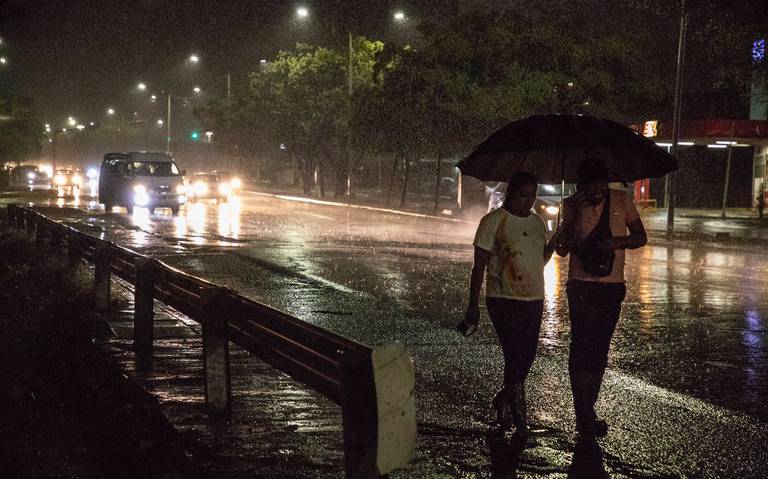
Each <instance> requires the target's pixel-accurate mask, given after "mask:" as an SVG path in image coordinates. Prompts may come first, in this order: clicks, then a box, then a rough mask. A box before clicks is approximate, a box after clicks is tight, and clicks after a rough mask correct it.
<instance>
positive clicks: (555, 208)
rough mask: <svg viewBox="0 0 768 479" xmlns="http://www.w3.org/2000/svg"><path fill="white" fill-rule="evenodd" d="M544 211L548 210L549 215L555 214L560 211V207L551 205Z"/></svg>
mask: <svg viewBox="0 0 768 479" xmlns="http://www.w3.org/2000/svg"><path fill="white" fill-rule="evenodd" d="M544 211H546V212H547V214H548V215H552V216H555V215H556V214H557V212H558V211H560V207H559V206H554V205H551V206H547V207H546V208H544Z"/></svg>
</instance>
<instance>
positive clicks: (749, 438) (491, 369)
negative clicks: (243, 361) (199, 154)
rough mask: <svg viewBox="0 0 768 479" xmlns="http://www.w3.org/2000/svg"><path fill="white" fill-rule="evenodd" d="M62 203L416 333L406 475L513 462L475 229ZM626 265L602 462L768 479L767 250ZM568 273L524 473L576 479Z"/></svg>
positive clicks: (93, 219) (282, 296)
mask: <svg viewBox="0 0 768 479" xmlns="http://www.w3.org/2000/svg"><path fill="white" fill-rule="evenodd" d="M80 208H82V209H83V210H87V209H88V205H87V204H81V205H80ZM47 213H50V214H51V215H52V216H55V217H57V218H58V219H60V220H62V221H65V222H67V223H70V224H72V225H73V226H76V227H78V228H79V229H83V230H86V231H90V232H91V233H94V234H96V235H99V236H102V237H104V238H105V239H110V240H113V241H115V242H117V243H120V244H122V245H125V246H127V247H129V248H133V249H136V250H139V251H141V252H144V253H147V254H151V255H153V256H156V257H158V258H160V259H162V260H163V261H165V262H167V263H169V264H171V265H174V266H176V267H179V268H181V269H183V270H185V271H188V272H191V273H193V274H196V275H198V276H201V277H204V278H207V279H210V280H213V281H214V282H217V283H220V284H224V285H226V286H229V287H231V288H233V289H235V290H237V291H240V292H241V293H243V294H245V295H248V296H250V297H253V298H255V299H258V300H260V301H262V302H265V303H268V304H270V305H273V306H275V307H277V308H279V309H282V310H285V311H287V312H290V313H292V314H294V315H296V316H298V317H299V318H302V319H304V320H307V321H310V322H313V323H315V324H318V325H320V326H323V327H326V328H328V329H331V330H333V331H336V332H339V333H341V334H344V335H347V336H349V337H351V338H353V339H356V340H359V341H361V342H365V343H368V344H378V343H382V342H389V341H398V340H399V341H403V342H404V343H406V345H407V347H408V350H409V351H410V353H411V355H412V357H413V359H414V361H415V366H416V372H417V408H418V414H419V447H418V451H417V455H416V458H415V460H414V462H413V464H412V465H410V466H409V467H408V468H406V469H405V470H404V471H403V472H401V473H400V474H402V477H419V476H424V477H426V476H430V477H435V475H436V474H444V475H445V477H454V476H461V477H475V476H477V477H483V475H484V472H483V471H487V470H488V469H489V467H490V466H489V462H496V463H498V461H499V460H501V459H500V458H503V457H504V453H503V452H502V454H501V455H499V454H496V457H494V451H498V450H499V448H498V447H497V446H498V444H495V443H494V442H493V441H490V442H489V440H488V438H487V437H486V434H485V433H486V431H487V429H488V426H487V422H488V421H489V419H490V410H489V407H488V402H489V399H490V397H491V396H492V394H493V392H494V390H495V388H496V386H497V383H498V381H499V378H500V376H501V355H500V351H499V349H498V347H497V345H496V341H495V337H494V334H493V331H492V327H491V325H490V321H488V320H487V317H486V318H484V320H483V322H482V325H481V329H480V332H479V333H478V334H476V335H475V336H473V337H472V338H469V339H463V338H461V337H459V336H458V335H457V334H456V333H454V332H453V330H452V327H453V325H454V324H455V323H456V322H457V321H459V320H460V319H461V315H462V312H463V309H464V307H465V301H466V289H467V285H468V273H469V268H470V265H471V259H472V249H471V240H472V235H473V233H474V227H475V226H474V225H473V224H468V223H462V222H451V221H443V220H433V219H428V218H420V217H414V216H402V215H392V214H386V213H380V212H375V211H371V210H365V209H356V208H339V207H335V206H324V205H315V204H307V203H302V202H296V201H287V200H283V199H276V198H273V197H270V196H265V195H256V194H245V195H244V196H243V197H242V198H240V199H239V200H238V201H235V202H232V203H230V204H221V205H216V204H215V203H212V202H211V203H200V204H193V205H189V206H188V207H186V208H185V209H183V210H182V214H181V216H180V217H178V218H174V217H172V216H170V212H163V210H158V214H156V215H152V216H149V215H148V214H147V213H146V211H142V210H137V212H136V213H135V214H134V215H133V216H132V217H129V216H127V215H126V214H125V212H124V211H123V212H120V213H118V212H115V213H110V214H105V213H104V212H103V211H101V210H99V209H94V210H92V211H88V213H87V214H85V213H84V212H83V211H79V212H77V211H73V210H70V209H59V210H55V211H54V210H49V211H48V212H47ZM627 258H628V259H627V267H626V275H627V283H628V292H627V300H626V302H625V306H624V309H623V312H622V316H621V321H620V324H619V328H618V331H617V333H616V335H615V336H614V341H613V344H612V351H611V356H610V363H609V372H608V374H607V377H606V383H605V387H604V391H603V393H602V395H601V400H600V402H599V404H598V410H599V413H601V414H602V415H604V416H605V417H606V418H607V419H608V420H609V422H610V423H611V424H612V427H613V429H612V432H611V434H610V435H609V437H608V438H607V439H606V440H605V441H603V442H602V446H603V453H604V457H605V461H606V466H605V467H606V468H607V469H608V471H609V472H611V473H612V475H614V476H617V477H620V476H629V477H666V476H671V477H763V476H764V475H765V473H766V471H768V466H766V462H768V445H767V444H768V441H767V440H768V425H767V424H766V422H768V401H766V398H768V394H766V393H768V358H767V357H766V347H768V345H767V344H766V341H767V339H768V338H767V337H766V336H767V331H768V327H767V326H766V316H767V315H768V299H767V298H768V295H767V294H766V292H767V290H768V275H767V274H766V273H767V272H768V256H766V255H764V254H761V253H760V252H754V251H752V252H749V251H738V250H733V249H718V248H708V249H702V248H696V247H693V246H689V245H679V244H676V245H675V246H674V247H673V246H666V245H664V244H661V243H658V244H652V245H649V246H647V247H645V248H643V249H640V250H637V251H632V252H629V253H628V255H627ZM566 270H567V265H566V262H565V261H564V260H562V259H560V258H556V259H555V260H553V261H552V262H550V263H549V265H548V266H547V269H546V289H547V298H546V301H545V317H544V324H543V326H542V333H541V338H540V357H539V359H537V362H536V364H535V365H534V370H533V372H532V376H531V378H530V390H531V394H530V401H531V407H530V408H531V412H532V415H533V421H534V424H535V425H536V428H537V430H538V431H539V435H540V446H539V447H536V448H534V449H531V450H529V452H526V454H528V457H526V458H523V460H522V463H523V466H521V467H520V470H519V472H520V474H521V475H523V476H525V475H529V476H531V477H539V476H551V477H557V476H560V475H562V477H565V475H566V472H567V470H568V467H569V463H570V462H571V461H572V460H573V454H572V453H573V451H574V449H573V443H572V437H571V435H570V434H571V430H572V428H573V418H572V413H571V408H570V394H569V392H568V387H567V374H566V369H565V365H566V358H567V344H568V323H567V319H566V318H567V307H566V304H565V294H564V283H565V273H566ZM502 450H503V447H502ZM489 451H490V452H491V454H490V456H491V457H489Z"/></svg>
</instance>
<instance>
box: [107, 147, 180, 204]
mask: <svg viewBox="0 0 768 479" xmlns="http://www.w3.org/2000/svg"><path fill="white" fill-rule="evenodd" d="M183 175H184V172H183V171H181V170H179V167H178V166H177V165H176V162H175V161H173V158H171V157H170V155H167V154H165V153H152V152H145V151H141V152H130V153H107V154H106V155H104V160H103V161H102V162H101V171H100V172H99V202H100V203H103V204H104V210H105V211H107V212H109V211H112V207H113V206H125V208H126V209H127V210H128V214H132V213H133V208H134V207H136V206H138V207H145V208H147V209H148V210H149V212H150V213H154V212H155V208H158V207H160V208H162V207H166V208H170V209H171V212H172V213H173V214H174V215H176V214H178V213H179V208H180V207H181V205H183V204H184V203H186V202H187V196H186V194H185V188H184V176H183Z"/></svg>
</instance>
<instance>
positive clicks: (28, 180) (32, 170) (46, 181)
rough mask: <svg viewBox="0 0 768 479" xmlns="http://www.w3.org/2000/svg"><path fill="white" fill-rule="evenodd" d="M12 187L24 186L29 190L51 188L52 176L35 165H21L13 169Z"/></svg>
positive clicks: (10, 181)
mask: <svg viewBox="0 0 768 479" xmlns="http://www.w3.org/2000/svg"><path fill="white" fill-rule="evenodd" d="M9 185H10V187H11V188H23V189H28V190H29V191H40V190H50V189H51V178H50V177H49V176H48V174H47V173H45V172H44V171H42V170H40V169H39V168H38V167H37V166H34V165H19V166H17V167H16V168H14V169H13V170H12V171H11V177H10V179H9Z"/></svg>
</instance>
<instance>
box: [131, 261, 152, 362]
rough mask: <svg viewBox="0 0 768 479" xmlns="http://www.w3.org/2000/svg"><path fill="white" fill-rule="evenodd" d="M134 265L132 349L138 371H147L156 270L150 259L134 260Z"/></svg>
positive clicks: (150, 348)
mask: <svg viewBox="0 0 768 479" xmlns="http://www.w3.org/2000/svg"><path fill="white" fill-rule="evenodd" d="M134 264H135V267H136V281H135V284H134V287H135V292H134V306H133V307H134V310H133V349H134V351H135V353H136V365H137V367H138V369H140V370H149V369H151V367H152V343H153V341H154V339H155V334H154V330H153V326H154V320H155V276H156V275H157V270H158V268H157V264H156V262H155V260H153V259H151V258H136V260H135V263H134Z"/></svg>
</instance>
